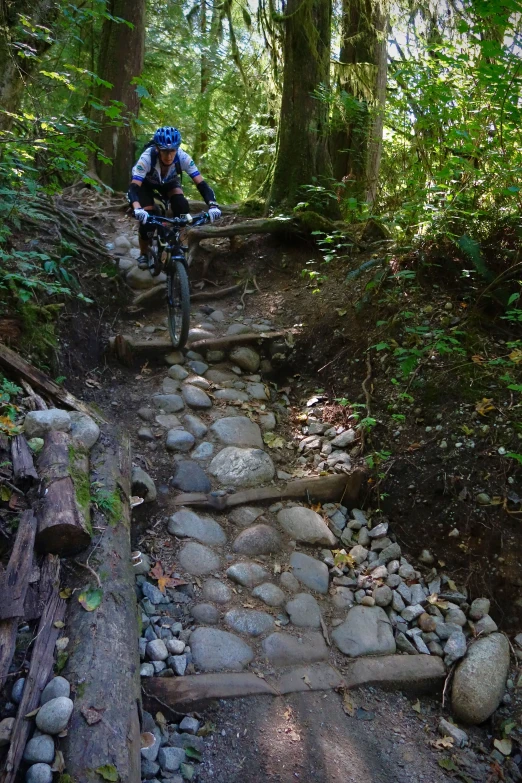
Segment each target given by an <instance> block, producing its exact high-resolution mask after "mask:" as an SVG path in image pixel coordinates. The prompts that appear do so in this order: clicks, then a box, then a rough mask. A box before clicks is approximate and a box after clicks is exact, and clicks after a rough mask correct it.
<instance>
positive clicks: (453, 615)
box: [444, 604, 467, 628]
mask: <svg viewBox="0 0 522 783" xmlns="http://www.w3.org/2000/svg"><path fill="white" fill-rule="evenodd" d="M444 619H445V621H446V622H447V623H450V624H451V625H460V626H461V628H464V626H465V625H466V622H467V620H466V615H465V614H464V612H463V611H462V609H460V608H459V607H458V606H456V605H454V604H449V609H448V610H447V612H446V616H445V618H444Z"/></svg>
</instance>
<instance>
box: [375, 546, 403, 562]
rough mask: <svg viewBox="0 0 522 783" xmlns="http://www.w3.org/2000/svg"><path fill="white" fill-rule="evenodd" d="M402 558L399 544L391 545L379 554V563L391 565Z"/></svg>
mask: <svg viewBox="0 0 522 783" xmlns="http://www.w3.org/2000/svg"><path fill="white" fill-rule="evenodd" d="M400 556H401V548H400V546H399V544H390V546H387V547H386V549H383V550H382V552H381V553H380V554H379V563H384V564H386V563H389V562H390V560H397V559H398V558H399V557H400Z"/></svg>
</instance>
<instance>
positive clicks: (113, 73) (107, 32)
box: [96, 0, 145, 191]
mask: <svg viewBox="0 0 522 783" xmlns="http://www.w3.org/2000/svg"><path fill="white" fill-rule="evenodd" d="M106 11H107V13H109V14H110V15H111V16H114V17H119V18H121V19H124V20H125V21H124V22H117V21H113V20H112V19H105V21H104V23H103V27H102V32H101V42H100V54H99V58H98V68H97V72H98V76H99V77H100V78H102V79H104V80H105V81H107V82H110V84H112V87H111V88H107V87H104V86H103V85H101V86H100V87H99V88H98V92H97V98H98V101H99V102H100V103H101V104H103V105H104V106H106V107H107V108H108V107H110V106H111V105H113V106H117V104H118V103H120V104H122V106H121V107H120V108H121V115H120V119H118V120H117V121H116V122H115V123H113V124H111V123H110V120H109V117H108V116H107V115H105V114H103V113H102V112H99V113H97V115H96V120H97V121H98V122H100V123H101V125H102V128H101V132H100V134H99V135H98V136H97V138H96V143H97V144H98V146H99V147H100V148H101V152H102V154H103V156H104V157H106V158H109V159H110V160H111V161H112V165H111V164H110V163H105V162H102V161H98V162H97V173H98V174H99V176H100V177H101V179H102V180H103V182H105V183H106V184H107V185H109V186H110V187H111V188H113V189H114V190H119V191H125V190H126V189H127V187H128V185H129V181H130V172H131V168H132V164H133V162H134V161H133V144H132V135H133V134H132V122H133V121H134V120H135V119H136V117H137V116H138V110H139V104H140V98H139V95H138V93H137V91H136V85H135V84H132V80H133V79H134V78H136V77H138V76H140V75H141V72H142V70H143V56H144V47H145V0H134V2H132V3H128V2H126V0H107V4H106ZM127 22H128V23H129V24H126V23H127Z"/></svg>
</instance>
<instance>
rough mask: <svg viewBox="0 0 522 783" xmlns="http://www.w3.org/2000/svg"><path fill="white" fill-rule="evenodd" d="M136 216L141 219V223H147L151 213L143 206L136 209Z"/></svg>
mask: <svg viewBox="0 0 522 783" xmlns="http://www.w3.org/2000/svg"><path fill="white" fill-rule="evenodd" d="M134 217H135V218H136V220H139V221H140V223H146V222H147V220H148V219H149V213H148V212H147V210H146V209H142V208H141V207H140V208H139V209H135V210H134Z"/></svg>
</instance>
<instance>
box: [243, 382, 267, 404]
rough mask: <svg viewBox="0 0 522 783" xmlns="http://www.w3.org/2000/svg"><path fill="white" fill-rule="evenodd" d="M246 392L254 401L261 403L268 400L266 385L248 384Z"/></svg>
mask: <svg viewBox="0 0 522 783" xmlns="http://www.w3.org/2000/svg"><path fill="white" fill-rule="evenodd" d="M246 391H247V394H248V396H249V397H250V398H251V399H252V400H259V401H260V402H266V401H267V400H268V395H267V393H266V386H265V385H264V383H247V387H246Z"/></svg>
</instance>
